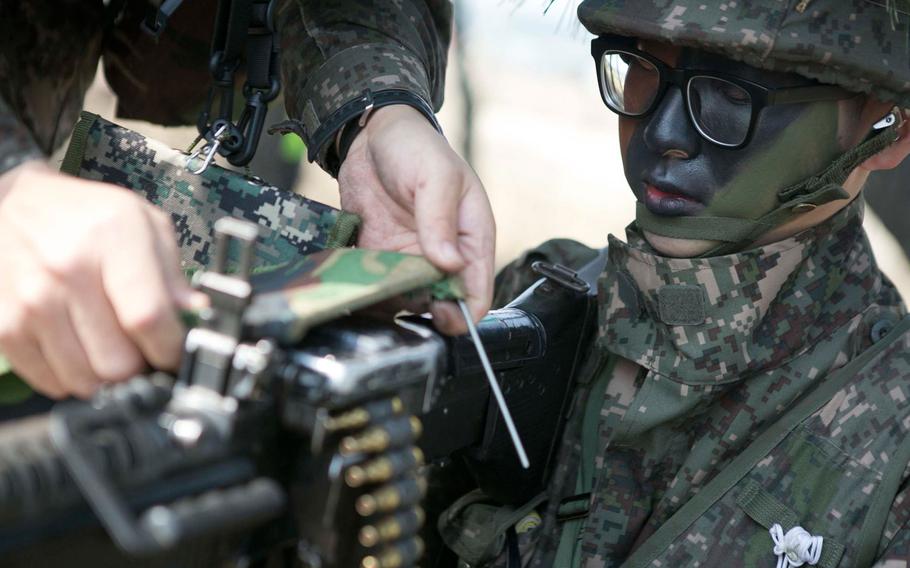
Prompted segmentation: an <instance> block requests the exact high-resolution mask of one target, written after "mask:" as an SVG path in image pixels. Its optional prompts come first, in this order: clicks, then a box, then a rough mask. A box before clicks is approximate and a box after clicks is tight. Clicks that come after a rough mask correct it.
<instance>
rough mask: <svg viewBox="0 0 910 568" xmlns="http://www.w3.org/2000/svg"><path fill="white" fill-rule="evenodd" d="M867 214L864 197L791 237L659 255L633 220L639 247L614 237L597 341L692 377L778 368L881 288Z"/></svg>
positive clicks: (660, 370)
mask: <svg viewBox="0 0 910 568" xmlns="http://www.w3.org/2000/svg"><path fill="white" fill-rule="evenodd" d="M862 213H863V205H862V201H861V200H856V201H855V202H854V203H852V204H851V205H849V206H848V207H846V208H844V210H843V211H841V212H840V213H838V214H837V215H835V216H834V217H832V218H831V219H830V220H828V221H827V222H825V223H823V224H821V225H818V226H816V227H814V228H812V229H809V230H807V231H804V232H802V233H800V234H798V235H796V236H793V237H791V238H788V239H786V240H783V241H779V242H776V243H773V244H770V245H767V246H763V247H759V248H755V249H751V250H747V251H743V252H739V253H736V254H731V255H726V256H717V257H712V258H701V259H678V258H667V257H662V256H658V255H656V254H654V253H653V251H652V250H651V249H650V247H648V245H647V243H646V242H645V241H644V239H643V238H642V237H641V235H640V234H639V232H638V231H637V230H636V228H635V225H634V224H633V225H630V227H629V228H628V229H627V236H628V240H629V243H630V244H626V243H623V242H621V241H619V240H618V239H616V238H614V237H613V236H612V235H611V236H610V251H609V254H610V260H609V263H608V265H607V269H606V270H605V272H604V274H603V275H602V276H601V279H600V283H599V286H600V290H599V293H600V296H601V301H600V308H599V309H600V313H599V323H600V326H599V334H598V343H599V345H600V346H601V347H602V348H603V349H606V350H607V351H609V352H612V353H615V354H618V355H620V356H622V357H625V358H627V359H631V360H633V361H635V362H637V363H638V364H639V365H641V366H643V367H645V368H647V369H650V370H651V371H653V372H655V373H657V374H659V375H662V376H666V377H668V378H670V379H672V380H674V381H678V382H682V383H687V384H720V383H727V382H732V381H736V380H742V379H747V378H749V377H750V376H754V375H755V374H756V373H760V372H763V371H768V370H771V369H774V368H777V367H779V366H780V365H782V364H784V363H786V362H787V361H790V360H791V359H793V358H794V357H797V356H799V355H800V354H801V353H802V352H804V351H805V350H806V349H808V348H809V347H810V346H811V345H812V344H813V343H814V342H815V341H817V340H818V339H819V338H822V337H824V336H825V335H827V334H829V333H831V331H832V330H834V329H837V328H838V327H840V326H842V325H844V324H845V323H847V322H849V321H850V320H851V318H852V317H853V316H855V315H856V314H858V313H860V312H862V311H863V309H864V308H865V306H867V305H868V302H869V301H870V300H871V299H872V298H873V296H874V294H875V293H877V291H876V290H873V289H872V288H874V286H872V285H871V283H872V282H876V281H879V278H878V277H879V274H878V269H877V267H876V266H875V262H874V259H873V256H872V252H871V248H870V246H869V243H868V241H867V239H866V236H865V233H864V231H863V229H862V217H863V215H862ZM845 281H847V284H850V285H849V286H845V285H844V284H845ZM867 284H868V285H867Z"/></svg>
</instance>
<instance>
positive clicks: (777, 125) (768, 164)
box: [703, 102, 843, 220]
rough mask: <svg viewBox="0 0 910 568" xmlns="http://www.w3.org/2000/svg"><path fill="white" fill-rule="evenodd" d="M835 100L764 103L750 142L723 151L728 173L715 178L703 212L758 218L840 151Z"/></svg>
mask: <svg viewBox="0 0 910 568" xmlns="http://www.w3.org/2000/svg"><path fill="white" fill-rule="evenodd" d="M837 104H838V103H836V102H819V103H809V104H805V105H798V106H799V107H801V108H785V107H777V108H775V107H770V108H766V109H765V110H764V113H763V115H764V116H762V117H761V118H760V119H759V124H758V125H757V130H756V136H755V139H753V140H754V141H753V143H752V144H750V145H749V146H746V147H745V148H742V149H740V150H730V151H728V152H727V153H728V154H730V162H731V165H733V167H732V168H730V169H729V170H727V171H729V173H730V176H729V178H728V179H719V180H718V182H719V186H718V187H717V188H716V189H715V191H714V194H713V196H712V197H711V199H710V200H709V202H708V204H707V206H706V207H705V209H704V213H703V215H706V216H718V217H736V218H742V219H753V220H754V219H758V218H759V217H761V216H762V215H765V214H766V213H768V212H770V211H771V210H773V209H774V208H776V207H777V206H778V203H779V202H778V197H777V192H778V191H779V190H781V189H783V188H784V187H787V186H789V185H792V184H794V183H797V182H799V181H801V180H803V179H805V178H807V177H809V176H811V175H813V174H815V173H817V172H819V171H821V170H823V169H824V168H825V166H827V165H828V164H829V163H830V162H831V161H832V160H833V159H834V158H836V157H837V156H838V155H839V154H840V153H841V152H842V151H843V150H842V149H841V148H840V147H839V145H838V141H837V130H838V108H837ZM793 106H797V105H793ZM776 111H781V112H776ZM734 154H736V156H734ZM724 173H726V172H724Z"/></svg>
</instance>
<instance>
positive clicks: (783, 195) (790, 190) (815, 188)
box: [635, 107, 903, 257]
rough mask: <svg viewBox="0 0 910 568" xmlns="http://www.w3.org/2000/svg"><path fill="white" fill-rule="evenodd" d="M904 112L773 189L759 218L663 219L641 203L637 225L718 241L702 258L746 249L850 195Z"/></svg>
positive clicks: (889, 139)
mask: <svg viewBox="0 0 910 568" xmlns="http://www.w3.org/2000/svg"><path fill="white" fill-rule="evenodd" d="M901 124H903V115H902V114H901V111H900V109H899V108H897V107H895V108H894V109H892V110H891V112H890V113H888V115H887V116H885V117H884V118H883V119H882V120H880V121H878V122H877V123H875V125H874V126H873V127H872V132H870V133H869V135H868V136H867V137H866V138H865V139H864V140H863V141H862V142H860V143H859V144H857V145H856V146H854V147H853V148H851V149H849V150H847V151H846V152H844V153H843V154H841V155H840V156H839V157H838V158H836V159H835V160H834V161H833V162H831V164H829V165H828V167H826V168H825V169H824V170H822V171H821V172H819V173H817V174H815V175H813V176H811V177H809V178H808V179H805V180H803V181H801V182H799V183H796V184H793V185H790V186H788V187H785V188H783V189H781V190H780V191H778V192H777V206H776V207H775V208H773V209H772V210H770V211H768V212H767V213H765V214H764V215H762V216H761V217H759V218H758V219H743V218H738V217H722V216H710V215H703V216H694V217H665V216H661V215H656V214H654V213H652V212H651V211H649V210H648V208H647V207H645V205H644V204H643V203H641V202H639V203H638V204H637V206H636V211H635V218H636V220H637V221H638V225H639V226H640V227H641V228H642V229H644V230H646V231H648V232H651V233H654V234H656V235H661V236H664V237H672V238H677V239H699V240H708V241H719V242H720V244H719V245H718V246H716V247H714V248H713V249H711V250H709V251H707V252H706V253H704V254H702V255H701V256H702V257H707V256H718V255H723V254H731V253H734V252H737V251H740V250H743V249H745V248H747V247H748V246H749V245H750V244H752V243H753V242H755V240H756V239H758V237H760V236H761V235H762V234H764V233H766V232H767V231H769V230H771V229H773V228H775V227H779V226H780V225H782V224H784V223H786V222H787V221H789V220H791V219H794V218H796V217H798V216H799V215H801V214H803V213H806V212H809V211H812V210H813V209H815V208H816V207H818V206H819V205H824V204H825V203H830V202H832V201H837V200H840V199H848V198H849V197H850V196H849V194H848V193H847V192H846V190H844V188H843V187H841V186H842V185H843V183H844V181H846V179H847V176H849V175H850V172H852V171H853V170H854V169H855V168H856V167H857V166H858V165H860V164H861V163H863V162H865V161H866V160H867V159H869V158H871V157H872V156H874V155H875V154H877V153H879V152H881V151H882V150H884V149H885V148H887V147H888V146H890V145H891V144H893V143H894V142H895V141H896V140H897V139H898V129H899V128H900V127H901Z"/></svg>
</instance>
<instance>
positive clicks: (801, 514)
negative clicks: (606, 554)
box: [652, 428, 881, 568]
mask: <svg viewBox="0 0 910 568" xmlns="http://www.w3.org/2000/svg"><path fill="white" fill-rule="evenodd" d="M880 481H881V475H880V474H879V472H876V471H874V470H872V469H870V468H867V467H865V466H864V465H863V464H862V463H860V462H859V461H858V460H856V459H854V458H852V457H851V456H848V455H847V454H845V453H843V452H841V451H840V450H839V449H838V448H836V447H834V446H833V445H832V444H830V443H829V442H827V441H826V440H824V439H821V438H819V437H817V436H816V435H814V434H812V433H811V432H810V431H808V430H806V429H804V428H797V429H796V430H795V431H793V432H792V433H791V434H790V435H789V436H787V437H786V439H785V440H783V441H782V442H781V444H779V445H778V446H777V447H775V448H774V449H773V450H772V451H771V452H770V453H769V454H768V455H767V456H766V457H765V458H764V459H762V460H760V461H758V463H757V464H756V465H755V466H754V467H753V468H752V469H751V470H750V471H749V472H748V473H747V474H746V475H745V476H744V477H743V478H742V479H740V480H739V481H738V482H737V483H736V484H735V485H733V487H731V488H730V490H729V491H727V492H726V493H725V494H724V495H723V497H721V498H720V499H719V500H717V501H716V502H715V503H714V504H713V505H712V506H711V507H709V508H707V509H706V510H705V511H704V513H703V514H702V515H701V516H699V517H698V518H696V519H693V520H692V521H693V522H691V524H690V525H689V526H688V528H687V530H685V531H683V532H682V533H681V534H680V535H679V537H678V538H676V539H675V541H674V542H673V543H672V544H671V545H670V546H669V547H668V548H667V549H666V550H665V551H664V553H663V554H661V555H659V556H658V558H657V559H656V560H655V562H654V563H652V565H662V566H692V565H695V564H696V563H698V565H702V566H755V567H763V566H769V567H774V566H780V565H783V566H795V565H799V564H797V563H796V562H793V560H797V559H798V555H792V556H791V563H790V564H783V563H782V564H780V565H778V558H779V557H778V554H776V552H775V545H782V544H783V541H784V539H783V536H784V535H786V534H787V533H788V532H789V531H790V530H791V529H793V528H794V527H802V528H803V529H805V531H807V533H808V534H806V535H803V536H804V537H805V538H808V537H809V536H810V535H811V536H819V537H821V538H822V540H821V542H820V543H819V544H820V548H821V554H820V557H819V560H818V562H817V563H815V564H814V565H815V566H819V567H822V568H835V567H837V566H852V565H854V564H855V562H856V554H857V550H858V548H859V540H860V539H862V538H864V537H863V535H862V533H863V532H864V531H862V530H861V528H862V527H863V526H864V524H865V522H866V517H867V516H868V514H869V511H870V507H871V503H872V501H873V500H874V499H875V497H876V495H877V494H878V491H877V490H878V488H879V485H880ZM697 498H698V496H696V497H694V498H693V499H697ZM774 525H779V526H780V529H779V532H778V534H777V541H775V538H774V537H772V534H771V532H770V531H771V529H772V527H774ZM791 536H792V535H791ZM797 540H798V539H797ZM797 540H794V539H788V542H787V545H788V546H786V547H785V546H780V547H779V548H778V551H780V550H782V549H785V550H790V551H791V552H792V551H793V548H794V543H795V542H797ZM875 540H876V541H877V538H876V539H875ZM805 565H807V566H808V565H810V563H808V562H806V563H805Z"/></svg>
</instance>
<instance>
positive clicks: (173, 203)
mask: <svg viewBox="0 0 910 568" xmlns="http://www.w3.org/2000/svg"><path fill="white" fill-rule="evenodd" d="M187 160H188V156H187V155H186V154H184V153H182V152H178V151H177V150H172V149H170V148H169V147H167V146H166V145H164V144H161V143H160V142H156V141H155V140H151V139H149V138H146V137H144V136H142V135H140V134H138V133H136V132H133V131H131V130H128V129H126V128H123V127H121V126H118V125H116V124H113V123H111V122H108V121H106V120H104V119H102V118H100V117H98V116H97V115H94V114H91V113H87V112H85V113H83V116H82V120H81V121H80V122H79V124H78V125H77V127H76V129H75V131H74V133H73V139H72V142H71V144H70V147H69V149H68V150H67V155H66V158H65V159H64V162H63V170H64V171H66V172H67V173H70V174H72V175H76V176H79V177H81V178H84V179H90V180H95V181H103V182H108V183H111V184H114V185H119V186H121V187H125V188H127V189H130V190H132V191H134V192H136V193H138V194H140V195H142V196H143V197H145V199H147V200H148V201H149V202H151V203H153V204H155V205H157V206H158V207H160V208H161V209H163V210H165V211H166V212H168V213H169V214H170V216H171V221H173V223H174V228H175V230H176V233H177V243H178V245H179V246H180V255H181V261H182V267H183V269H184V270H186V271H187V272H191V271H195V270H196V269H199V268H201V267H204V266H206V265H207V264H208V263H209V259H210V257H211V255H212V253H213V251H212V246H213V244H214V224H215V221H217V220H218V219H220V218H221V217H225V216H233V217H239V218H241V219H245V220H247V221H251V222H253V223H255V224H256V225H257V226H258V227H259V232H260V236H259V240H258V242H257V246H256V253H255V255H256V256H255V261H254V267H263V266H273V265H277V264H280V263H284V262H289V261H291V260H294V259H296V258H298V257H299V256H301V255H305V254H309V253H312V252H317V251H321V250H323V249H325V248H331V247H338V246H346V245H349V244H351V243H352V241H353V238H354V234H355V232H356V229H357V226H358V225H359V218H358V217H357V216H356V215H353V214H351V213H346V212H343V211H339V210H337V209H335V208H333V207H330V206H328V205H324V204H322V203H319V202H316V201H311V200H309V199H306V198H304V197H302V196H300V195H296V194H294V193H291V192H289V191H283V190H281V189H278V188H277V187H274V186H270V185H268V184H267V183H265V182H263V181H262V180H261V179H259V178H251V177H247V176H244V175H242V174H239V173H237V172H233V171H230V170H226V169H224V168H221V167H219V166H217V165H215V164H213V165H211V166H209V167H208V168H206V170H205V171H204V172H202V173H201V174H194V173H192V172H190V171H189V170H188V169H187V163H188V162H187ZM194 165H195V162H194Z"/></svg>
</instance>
